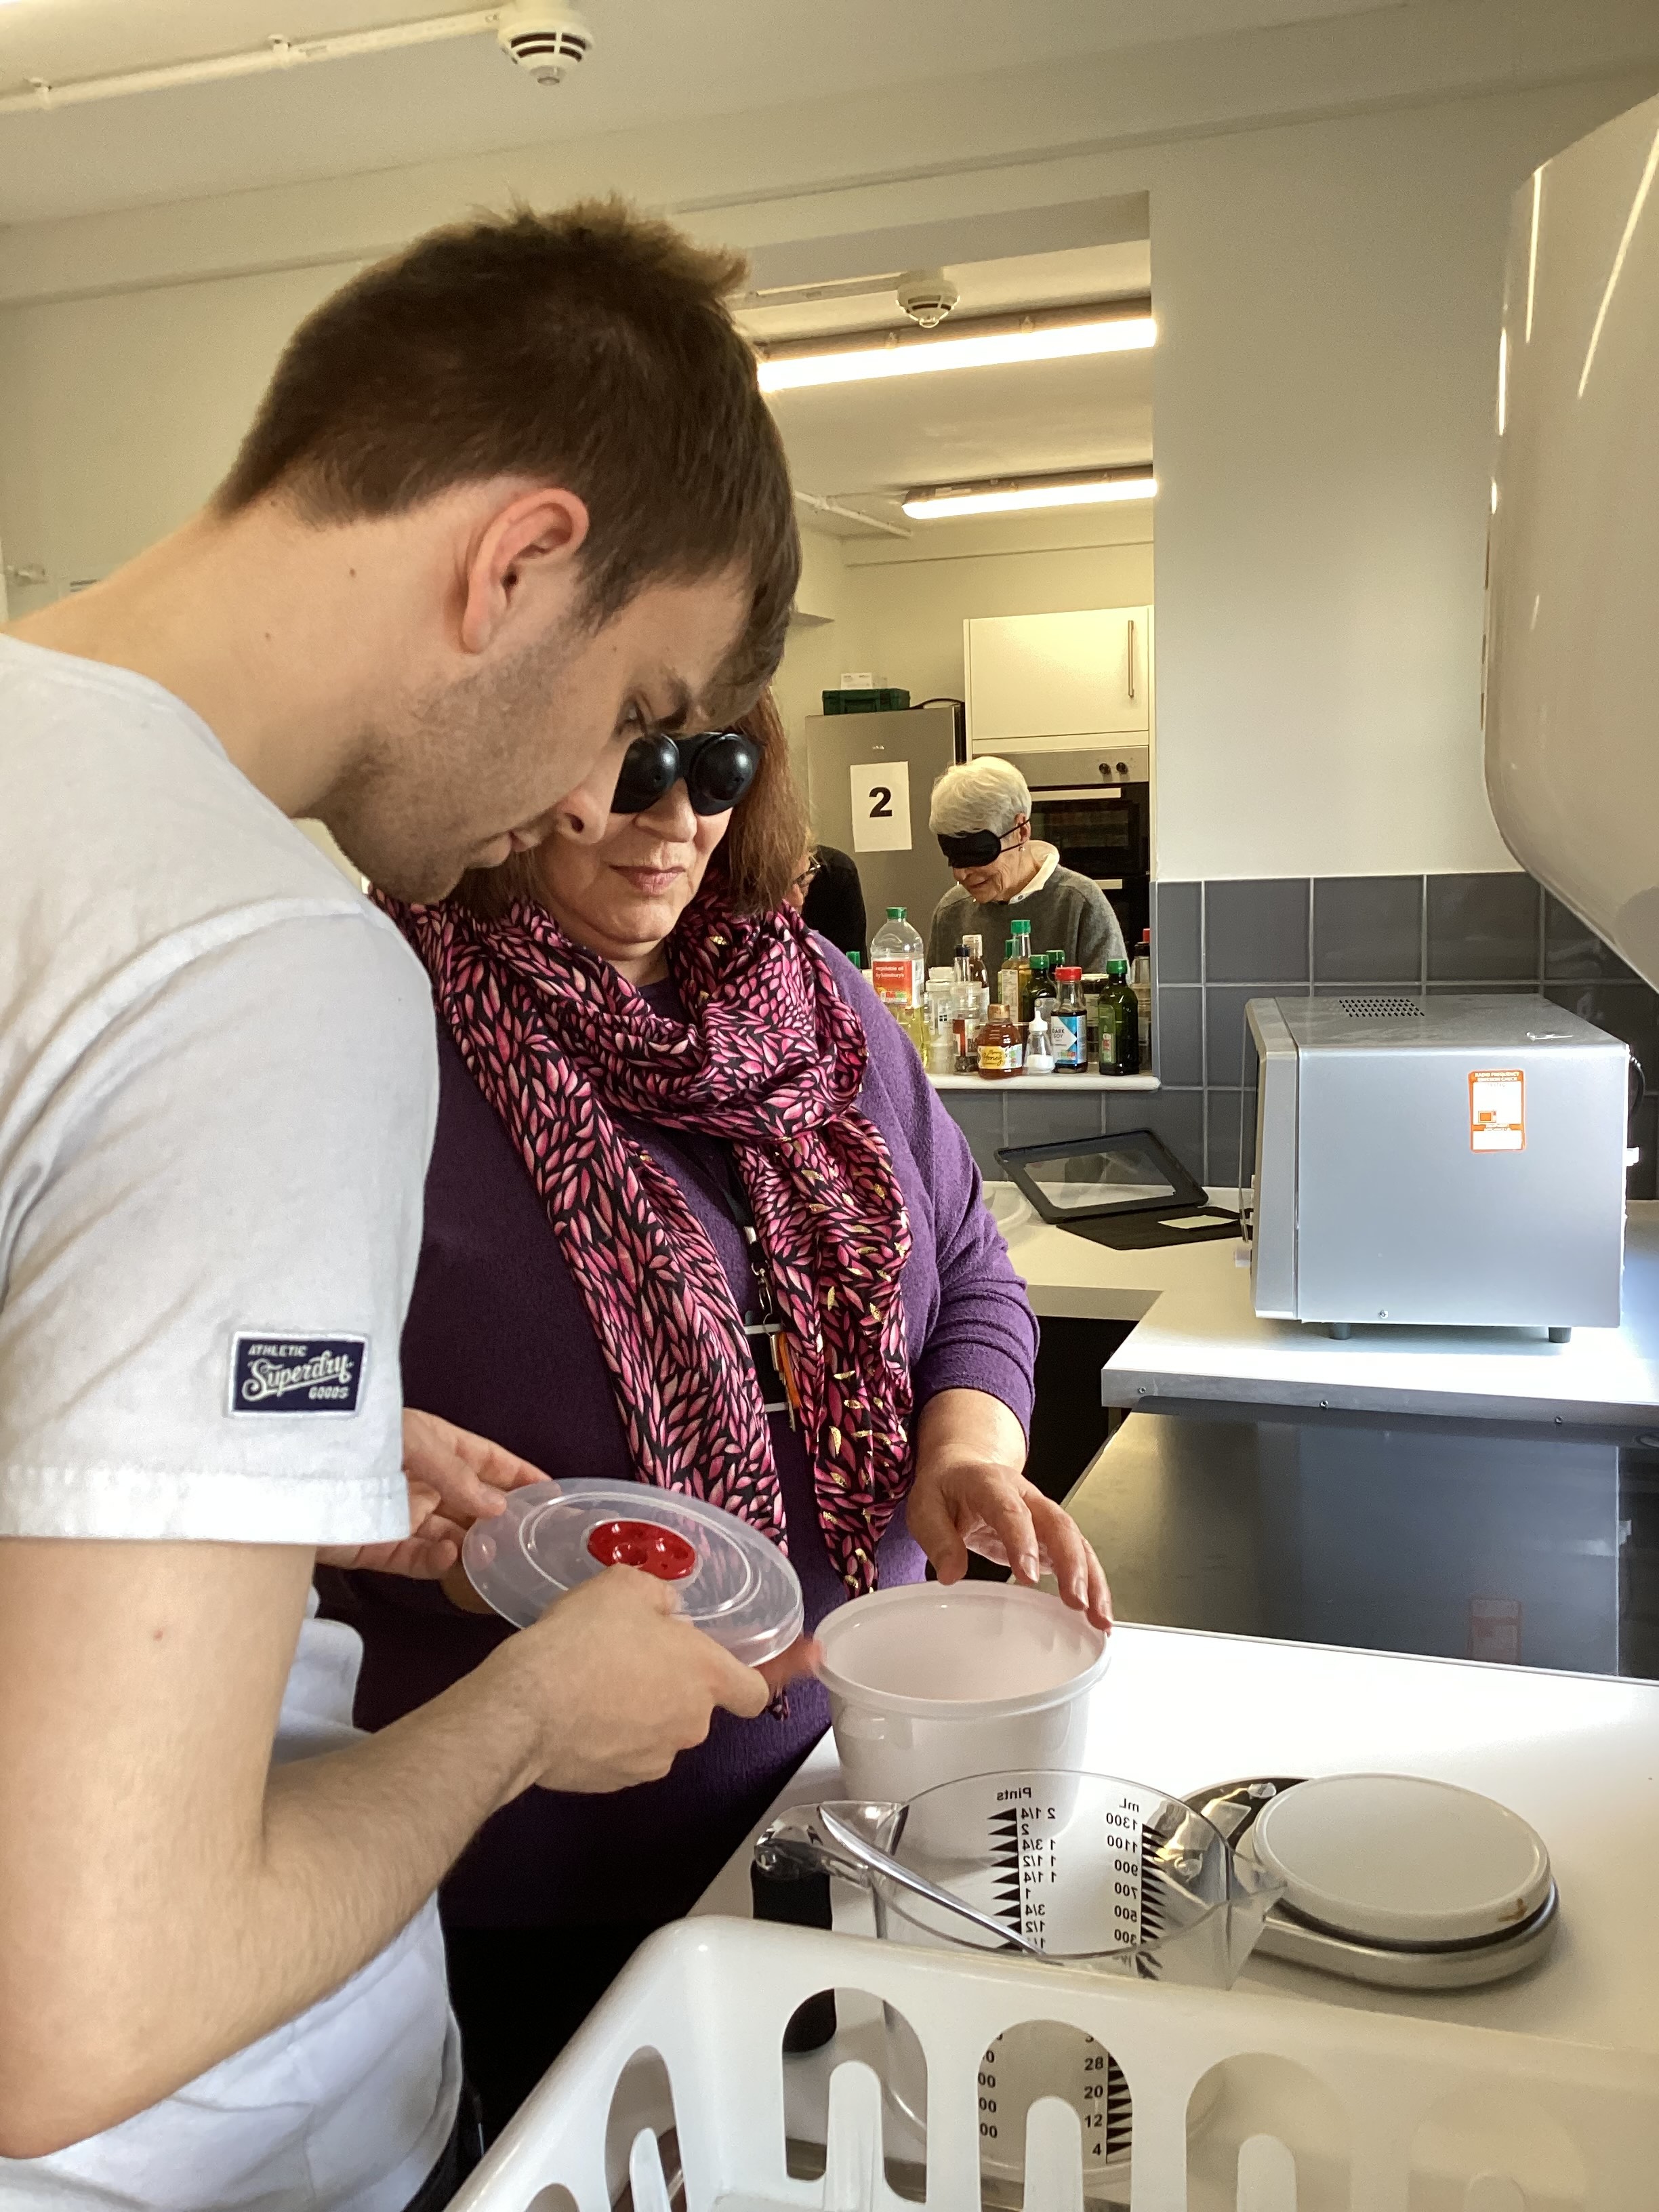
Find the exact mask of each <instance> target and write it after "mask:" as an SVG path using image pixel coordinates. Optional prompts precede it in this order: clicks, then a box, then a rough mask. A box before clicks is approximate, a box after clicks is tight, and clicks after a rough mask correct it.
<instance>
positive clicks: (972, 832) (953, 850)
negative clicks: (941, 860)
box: [939, 829, 1008, 868]
mask: <svg viewBox="0 0 1659 2212" xmlns="http://www.w3.org/2000/svg"><path fill="white" fill-rule="evenodd" d="M1007 835H1008V832H1007V831H1006V830H1005V831H1004V832H1003V834H1002V836H998V834H997V832H996V831H995V830H994V829H966V830H964V831H963V834H962V836H960V837H945V836H941V837H940V839H939V850H940V852H941V853H943V854H944V855H945V859H946V860H947V861H949V863H950V865H951V866H952V867H953V868H985V867H988V866H990V864H991V862H992V861H993V860H995V858H996V856H997V854H999V853H1000V851H1001V850H1002V845H1003V837H1006V836H1007Z"/></svg>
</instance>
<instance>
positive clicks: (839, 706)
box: [823, 687, 910, 714]
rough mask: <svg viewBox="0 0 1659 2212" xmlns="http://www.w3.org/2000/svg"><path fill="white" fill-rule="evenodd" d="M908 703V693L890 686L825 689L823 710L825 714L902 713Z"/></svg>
mask: <svg viewBox="0 0 1659 2212" xmlns="http://www.w3.org/2000/svg"><path fill="white" fill-rule="evenodd" d="M909 704H910V694H909V693H908V691H898V690H893V689H891V688H890V687H888V688H884V689H883V690H878V691H826V692H825V693H824V695H823V711H824V713H825V714H903V713H904V712H905V710H906V709H907V708H908V706H909Z"/></svg>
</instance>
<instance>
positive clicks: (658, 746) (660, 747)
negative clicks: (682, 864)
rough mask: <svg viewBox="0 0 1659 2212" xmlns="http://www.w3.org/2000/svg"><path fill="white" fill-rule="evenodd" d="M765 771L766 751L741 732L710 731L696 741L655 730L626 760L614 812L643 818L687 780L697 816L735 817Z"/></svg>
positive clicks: (638, 741)
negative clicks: (762, 762)
mask: <svg viewBox="0 0 1659 2212" xmlns="http://www.w3.org/2000/svg"><path fill="white" fill-rule="evenodd" d="M759 768H760V748H759V746H758V745H757V744H756V743H755V741H754V739H753V738H745V737H744V734H743V732H742V731H741V730H705V731H703V732H702V734H701V735H700V736H697V737H695V738H670V737H665V735H664V734H663V733H662V732H661V731H655V732H653V733H652V734H651V735H650V736H649V737H644V738H635V740H634V742H633V744H631V745H629V748H628V750H627V751H626V752H625V753H624V754H623V764H622V773H621V774H620V775H618V776H617V789H616V793H615V795H614V797H613V798H612V799H611V812H612V813H613V814H643V813H644V812H645V811H646V810H647V807H651V806H654V805H656V803H657V801H658V800H659V799H662V798H665V796H666V795H667V793H669V792H671V790H672V789H673V788H674V786H675V785H676V784H677V783H678V782H679V781H680V780H681V778H682V777H684V780H685V789H686V796H687V797H688V798H689V799H690V801H691V811H692V812H693V813H694V814H726V813H729V812H730V811H731V810H732V807H734V806H735V805H737V803H738V800H739V799H741V798H742V797H743V794H744V792H745V791H747V790H748V788H749V787H750V784H751V783H752V782H753V781H755V776H756V774H757V771H758V769H759Z"/></svg>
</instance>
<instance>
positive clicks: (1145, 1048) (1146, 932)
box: [1129, 929, 1152, 1067]
mask: <svg viewBox="0 0 1659 2212" xmlns="http://www.w3.org/2000/svg"><path fill="white" fill-rule="evenodd" d="M1129 981H1130V982H1131V983H1132V984H1133V986H1134V994H1135V997H1136V999H1137V1000H1138V1001H1139V1006H1140V1064H1141V1066H1143V1067H1150V1066H1152V931H1151V930H1150V929H1143V930H1142V931H1141V933H1140V942H1139V945H1137V946H1136V947H1135V957H1134V958H1133V960H1132V961H1131V962H1130V963H1129Z"/></svg>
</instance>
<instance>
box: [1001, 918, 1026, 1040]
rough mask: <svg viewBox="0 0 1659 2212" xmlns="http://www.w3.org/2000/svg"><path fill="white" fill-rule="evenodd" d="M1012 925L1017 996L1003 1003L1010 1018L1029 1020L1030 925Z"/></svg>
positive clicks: (1024, 923)
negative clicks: (1016, 973) (1016, 971)
mask: <svg viewBox="0 0 1659 2212" xmlns="http://www.w3.org/2000/svg"><path fill="white" fill-rule="evenodd" d="M1012 929H1013V933H1014V965H1015V967H1016V968H1017V969H1018V970H1019V996H1018V999H1009V1000H1005V1002H1004V1003H1005V1004H1006V1006H1007V1008H1008V1015H1009V1018H1010V1020H1012V1021H1016V1022H1029V1021H1030V1018H1031V925H1030V922H1029V921H1016V922H1014V923H1013V924H1012Z"/></svg>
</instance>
